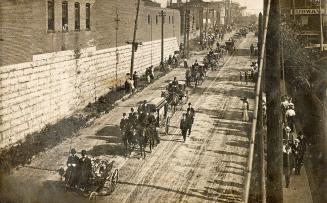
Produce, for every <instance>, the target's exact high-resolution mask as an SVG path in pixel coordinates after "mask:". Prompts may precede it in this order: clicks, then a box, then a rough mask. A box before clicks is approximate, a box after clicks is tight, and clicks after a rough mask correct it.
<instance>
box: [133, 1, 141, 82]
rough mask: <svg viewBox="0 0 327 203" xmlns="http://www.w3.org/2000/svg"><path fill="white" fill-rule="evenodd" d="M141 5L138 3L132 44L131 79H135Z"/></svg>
mask: <svg viewBox="0 0 327 203" xmlns="http://www.w3.org/2000/svg"><path fill="white" fill-rule="evenodd" d="M140 3H141V0H138V1H137V8H136V18H135V24H134V34H133V42H132V57H131V69H130V74H131V78H132V79H133V72H134V57H135V48H136V42H135V40H136V33H137V21H138V18H139V11H140Z"/></svg>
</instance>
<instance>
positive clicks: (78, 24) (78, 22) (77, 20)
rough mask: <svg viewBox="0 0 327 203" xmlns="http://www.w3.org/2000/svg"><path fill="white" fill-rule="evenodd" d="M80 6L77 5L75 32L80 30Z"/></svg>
mask: <svg viewBox="0 0 327 203" xmlns="http://www.w3.org/2000/svg"><path fill="white" fill-rule="evenodd" d="M80 28H81V26H80V5H79V3H77V2H76V3H75V30H80Z"/></svg>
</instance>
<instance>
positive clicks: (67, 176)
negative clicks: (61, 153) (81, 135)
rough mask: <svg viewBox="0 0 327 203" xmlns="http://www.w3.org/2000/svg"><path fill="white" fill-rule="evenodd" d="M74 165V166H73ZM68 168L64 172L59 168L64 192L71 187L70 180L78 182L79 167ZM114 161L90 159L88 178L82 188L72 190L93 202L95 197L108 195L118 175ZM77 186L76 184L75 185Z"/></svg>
mask: <svg viewBox="0 0 327 203" xmlns="http://www.w3.org/2000/svg"><path fill="white" fill-rule="evenodd" d="M73 165H74V164H73ZM73 165H71V166H68V168H67V169H66V170H65V169H64V168H60V169H59V170H58V171H59V175H60V176H61V177H62V178H61V180H62V182H63V183H64V185H65V191H67V190H68V189H69V188H71V187H72V185H71V183H72V179H73V178H75V180H74V181H75V182H76V181H77V182H78V180H79V178H78V177H79V175H81V174H80V173H81V172H80V171H79V170H80V169H79V166H77V165H75V166H73ZM113 165H114V161H112V162H109V161H106V160H101V159H95V158H92V159H91V171H90V176H89V178H88V180H87V183H86V185H84V187H79V188H73V189H77V190H76V191H78V192H79V193H80V194H81V195H83V196H84V197H88V198H89V199H90V200H95V199H96V197H97V196H107V195H110V194H111V193H112V192H113V191H114V190H115V188H116V186H117V183H118V179H119V173H118V169H117V168H114V167H113ZM77 185H78V184H77Z"/></svg>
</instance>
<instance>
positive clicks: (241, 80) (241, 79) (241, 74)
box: [240, 71, 243, 84]
mask: <svg viewBox="0 0 327 203" xmlns="http://www.w3.org/2000/svg"><path fill="white" fill-rule="evenodd" d="M240 82H241V84H242V82H243V73H242V71H240Z"/></svg>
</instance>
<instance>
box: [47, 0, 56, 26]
mask: <svg viewBox="0 0 327 203" xmlns="http://www.w3.org/2000/svg"><path fill="white" fill-rule="evenodd" d="M54 26H55V23H54V2H53V0H49V1H48V30H50V31H54V28H55V27H54Z"/></svg>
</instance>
